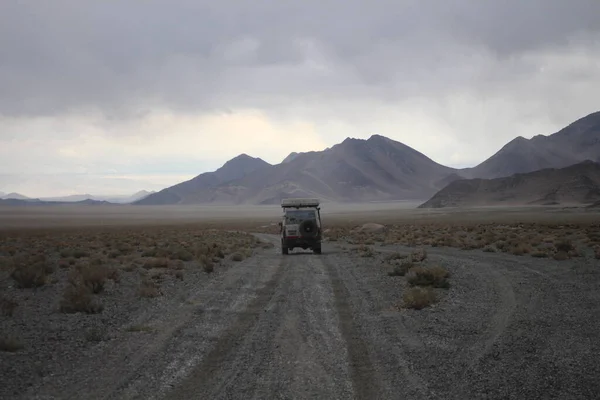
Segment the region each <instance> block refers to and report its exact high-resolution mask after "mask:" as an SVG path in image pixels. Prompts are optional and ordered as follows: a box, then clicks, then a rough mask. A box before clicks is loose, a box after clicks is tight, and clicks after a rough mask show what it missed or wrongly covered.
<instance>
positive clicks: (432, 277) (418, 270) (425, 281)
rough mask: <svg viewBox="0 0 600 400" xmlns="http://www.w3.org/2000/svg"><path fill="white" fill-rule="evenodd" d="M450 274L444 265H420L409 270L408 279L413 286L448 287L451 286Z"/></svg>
mask: <svg viewBox="0 0 600 400" xmlns="http://www.w3.org/2000/svg"><path fill="white" fill-rule="evenodd" d="M449 276H450V274H449V272H448V271H447V270H446V269H445V268H443V267H439V266H434V267H422V266H418V267H413V268H411V269H410V270H409V271H408V273H407V275H406V280H407V282H408V283H409V285H411V286H431V287H434V288H444V289H446V288H448V287H450V282H448V277H449Z"/></svg>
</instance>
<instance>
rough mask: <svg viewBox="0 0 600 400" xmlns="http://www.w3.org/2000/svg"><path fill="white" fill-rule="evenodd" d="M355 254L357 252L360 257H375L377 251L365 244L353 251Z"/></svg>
mask: <svg viewBox="0 0 600 400" xmlns="http://www.w3.org/2000/svg"><path fill="white" fill-rule="evenodd" d="M353 251H354V252H357V253H358V255H359V257H374V256H375V251H374V250H373V248H372V247H371V246H367V245H365V244H361V245H359V246H358V247H355V248H354V249H353Z"/></svg>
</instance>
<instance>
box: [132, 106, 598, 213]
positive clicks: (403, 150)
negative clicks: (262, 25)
mask: <svg viewBox="0 0 600 400" xmlns="http://www.w3.org/2000/svg"><path fill="white" fill-rule="evenodd" d="M585 160H590V161H600V112H596V113H593V114H590V115H587V116H585V117H583V118H581V119H579V120H577V121H575V122H573V123H571V124H569V125H568V126H566V127H565V128H563V129H561V130H560V131H558V132H556V133H554V134H551V135H548V136H545V135H537V136H535V137H533V138H531V139H525V138H523V137H517V138H516V139H514V140H512V141H511V142H509V143H507V144H506V145H505V146H504V147H502V148H501V149H500V150H499V151H498V152H497V153H495V154H494V155H492V156H491V157H490V158H489V159H487V160H485V161H483V162H482V163H481V164H479V165H477V166H475V167H472V168H463V169H456V168H450V167H447V166H444V165H441V164H438V163H436V162H435V161H433V160H432V159H430V158H428V157H427V156H425V155H424V154H422V153H420V152H418V151H417V150H415V149H413V148H411V147H409V146H406V145H404V144H402V143H400V142H397V141H394V140H392V139H389V138H386V137H384V136H381V135H373V136H371V137H370V138H368V139H353V138H347V139H346V140H344V141H343V142H342V143H339V144H337V145H335V146H333V147H331V148H328V149H325V150H323V151H312V152H305V153H297V152H292V153H291V154H290V155H288V156H287V157H286V158H285V159H284V160H283V161H282V162H281V163H279V164H274V165H272V164H269V163H267V162H265V161H264V160H262V159H260V158H254V157H251V156H249V155H247V154H242V155H240V156H238V157H236V158H234V159H232V160H230V161H228V162H227V163H225V164H224V165H223V166H222V167H221V168H219V169H217V170H216V171H214V172H206V173H203V174H200V175H198V176H196V177H195V178H193V179H191V180H189V181H186V182H182V183H179V184H177V185H174V186H171V187H168V188H165V189H163V190H161V191H159V192H157V193H154V194H151V195H149V196H147V197H145V198H144V199H142V200H139V201H136V202H134V203H133V204H136V205H166V204H276V203H279V202H280V200H281V198H284V197H305V196H310V197H319V198H320V199H322V200H323V201H324V202H327V201H335V202H366V201H383V200H424V199H428V198H430V197H431V196H433V195H435V194H436V193H437V192H438V191H439V190H441V189H443V188H445V187H447V186H448V185H450V184H452V183H453V182H454V181H457V180H465V179H474V178H477V179H493V178H498V177H507V176H511V175H514V174H517V173H528V172H532V171H537V170H541V169H547V168H563V167H566V166H569V165H573V164H576V163H579V162H582V161H585Z"/></svg>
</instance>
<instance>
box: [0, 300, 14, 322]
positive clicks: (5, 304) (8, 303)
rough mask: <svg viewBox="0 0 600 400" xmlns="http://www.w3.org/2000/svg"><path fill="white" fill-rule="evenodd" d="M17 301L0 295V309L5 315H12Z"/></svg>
mask: <svg viewBox="0 0 600 400" xmlns="http://www.w3.org/2000/svg"><path fill="white" fill-rule="evenodd" d="M18 305H19V303H17V302H16V301H15V300H12V299H9V298H8V297H5V296H2V297H0V311H1V312H2V315H4V316H5V317H12V316H13V314H14V312H15V309H16V308H17V306H18Z"/></svg>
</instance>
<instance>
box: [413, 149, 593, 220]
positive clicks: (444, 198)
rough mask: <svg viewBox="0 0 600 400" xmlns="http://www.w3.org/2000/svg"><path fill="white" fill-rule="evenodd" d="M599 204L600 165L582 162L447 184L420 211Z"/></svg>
mask: <svg viewBox="0 0 600 400" xmlns="http://www.w3.org/2000/svg"><path fill="white" fill-rule="evenodd" d="M598 201H600V163H597V162H593V161H589V160H588V161H584V162H581V163H577V164H573V165H570V166H568V167H564V168H545V169H540V170H537V171H533V172H527V173H523V174H520V173H519V174H514V175H511V176H508V177H503V178H494V179H479V178H476V179H462V180H456V181H454V182H452V183H450V184H449V185H448V186H446V187H445V188H443V189H442V190H440V191H439V192H437V193H436V194H435V195H433V197H432V198H431V199H429V200H428V201H426V202H425V203H423V204H421V205H420V206H419V208H443V207H480V206H498V205H511V206H518V205H557V204H560V205H582V204H587V205H592V204H595V203H597V202H598Z"/></svg>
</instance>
